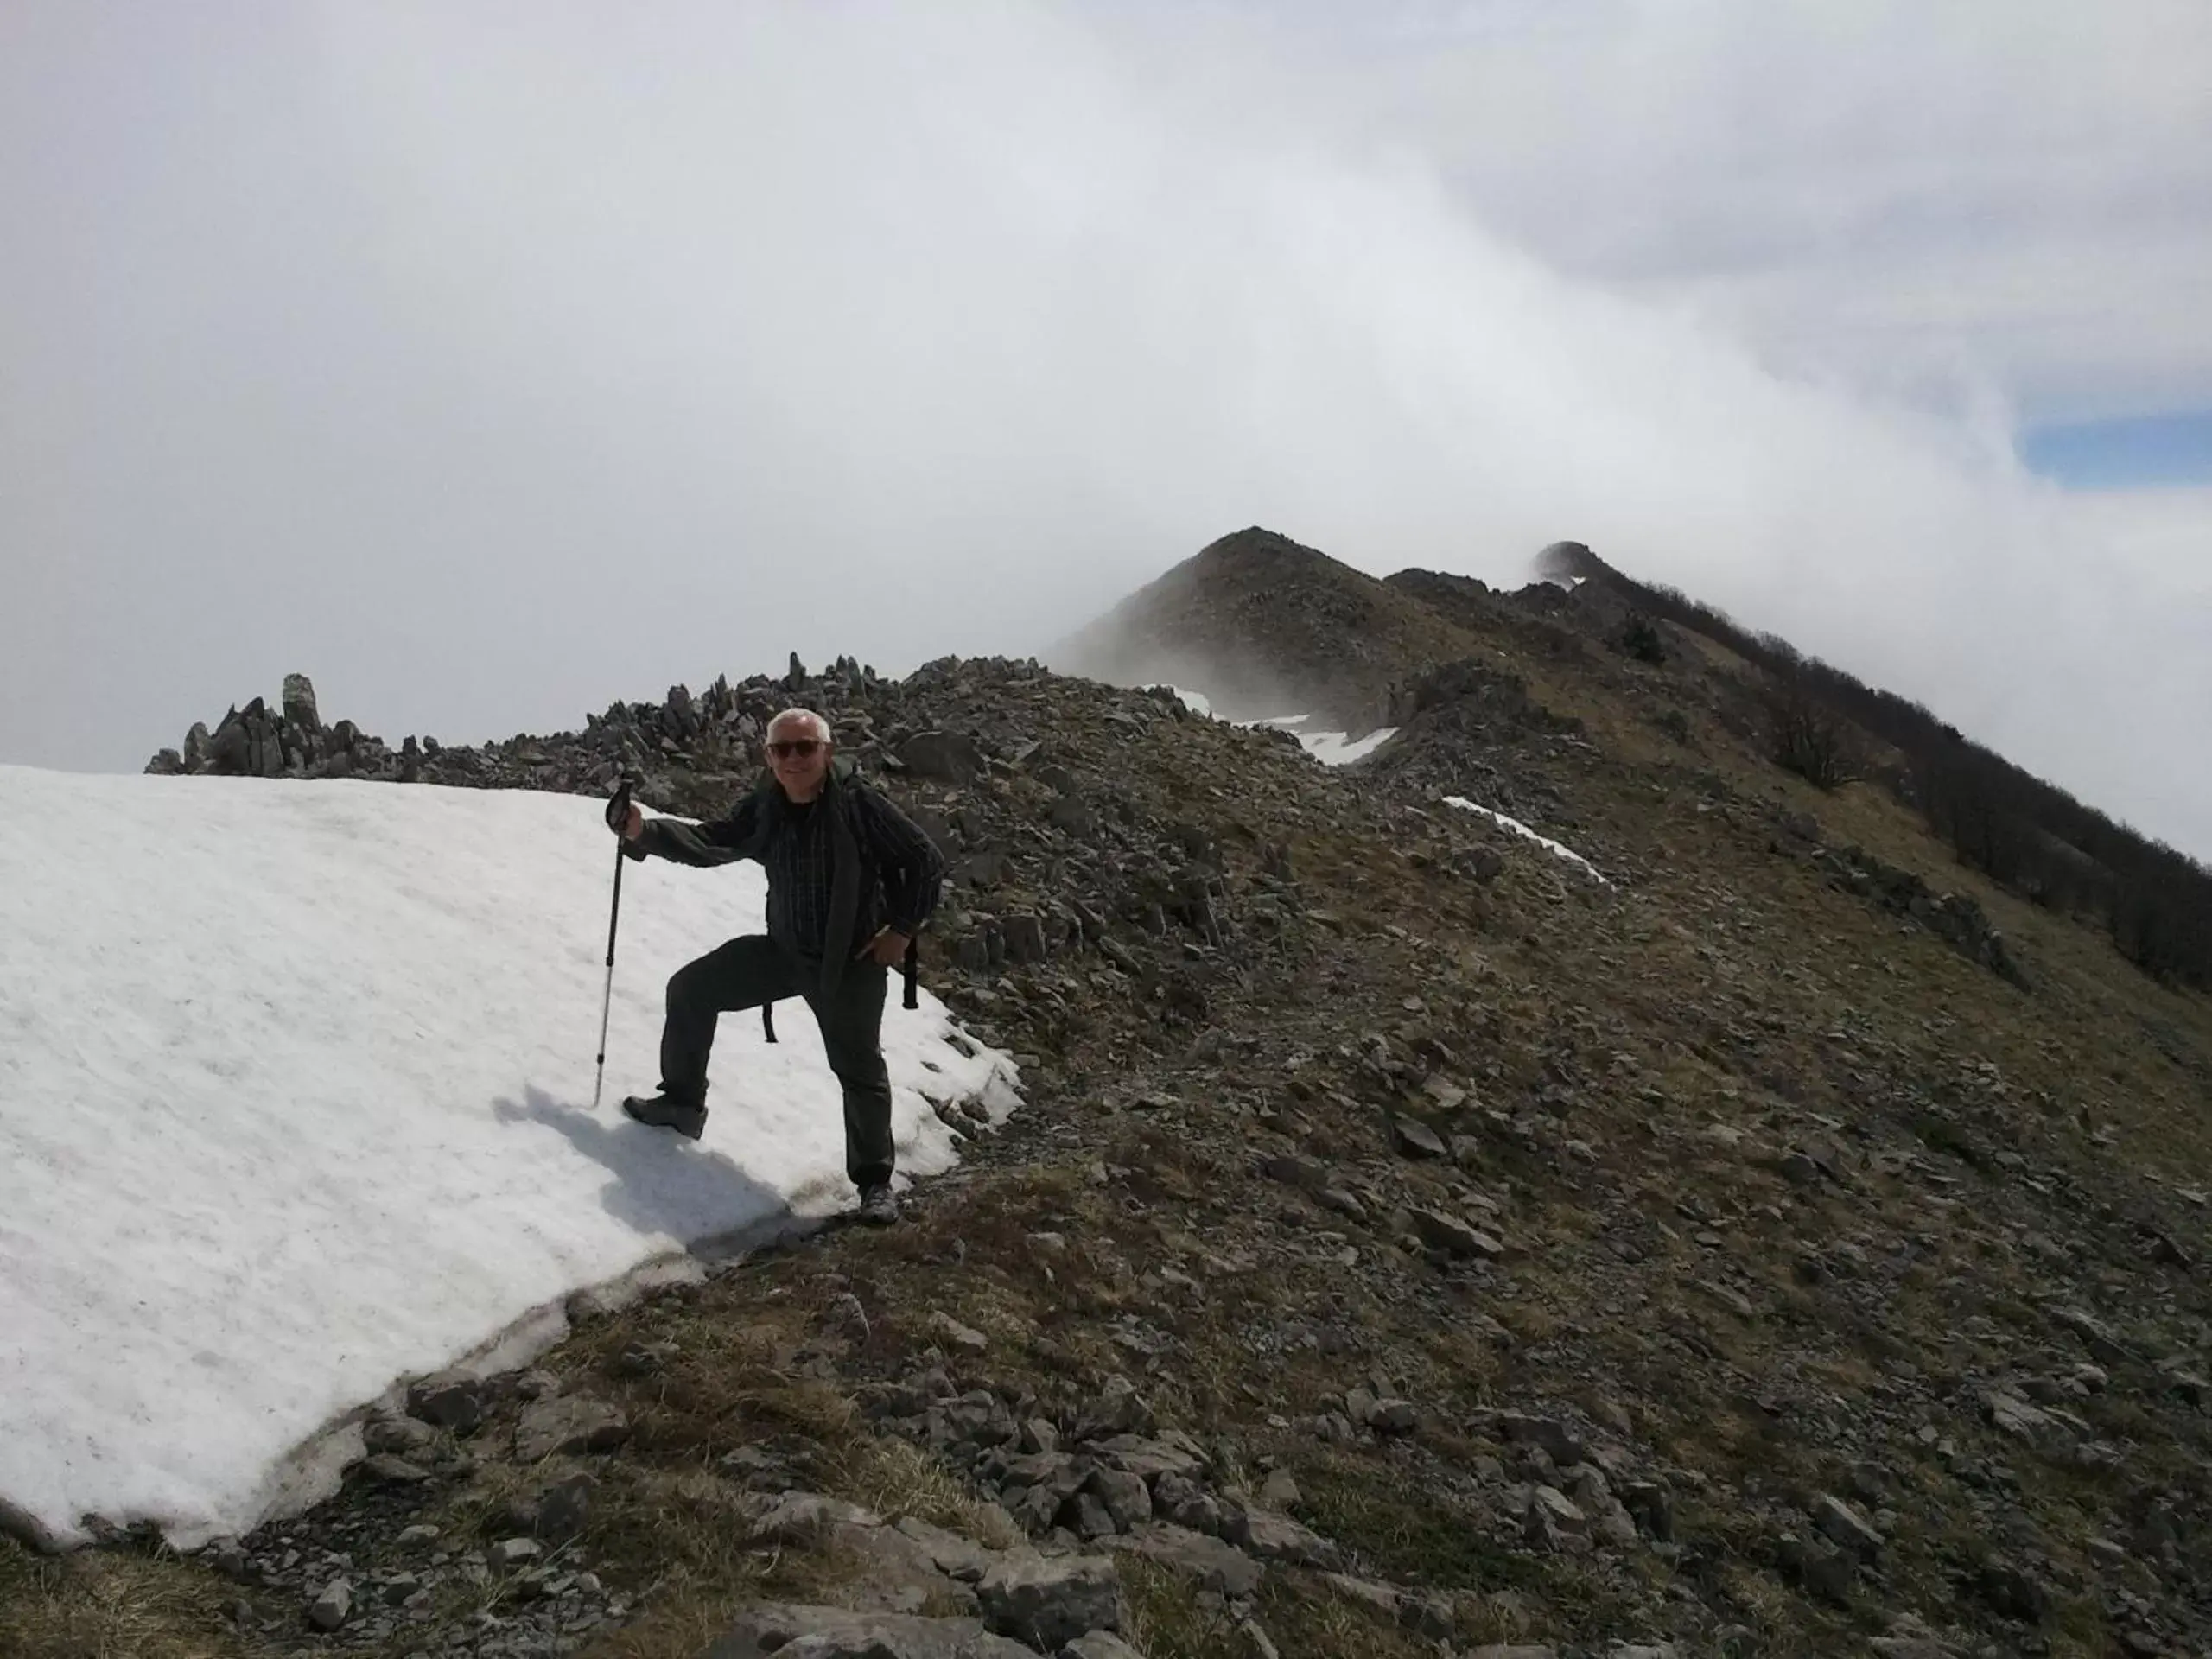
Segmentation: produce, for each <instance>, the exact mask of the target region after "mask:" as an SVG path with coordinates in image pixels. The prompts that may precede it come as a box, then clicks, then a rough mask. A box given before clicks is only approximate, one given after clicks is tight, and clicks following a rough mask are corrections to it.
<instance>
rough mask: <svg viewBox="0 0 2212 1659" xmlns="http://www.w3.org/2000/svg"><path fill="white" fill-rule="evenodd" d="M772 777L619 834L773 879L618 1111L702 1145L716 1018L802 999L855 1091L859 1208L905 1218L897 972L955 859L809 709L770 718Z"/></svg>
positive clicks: (874, 1216) (684, 982) (851, 1146)
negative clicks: (894, 1179) (756, 918)
mask: <svg viewBox="0 0 2212 1659" xmlns="http://www.w3.org/2000/svg"><path fill="white" fill-rule="evenodd" d="M766 747H767V751H768V766H769V772H770V774H771V775H770V777H769V779H766V780H765V781H764V782H763V783H762V784H761V785H760V787H759V788H757V789H755V790H754V791H753V792H752V793H751V794H749V795H747V797H746V798H744V799H743V800H741V801H740V802H739V803H738V804H737V810H735V811H734V812H733V813H731V814H730V815H729V817H726V818H722V819H720V820H717V821H715V822H714V823H702V824H699V825H696V827H695V826H693V825H691V824H687V823H679V822H677V820H675V819H673V818H655V819H653V820H652V821H651V822H650V823H648V822H647V821H646V819H645V815H644V814H643V813H642V812H640V811H639V810H638V809H637V808H636V807H634V806H633V807H632V808H630V810H629V812H628V815H627V817H626V819H625V820H624V821H623V822H621V823H617V824H615V825H614V826H613V827H614V828H615V829H617V831H618V832H619V833H620V835H621V836H622V837H623V840H624V842H625V845H624V848H623V851H624V852H625V854H626V855H628V856H629V857H632V858H644V857H645V856H647V855H658V856H660V857H662V858H666V859H672V860H674V861H676V862H677V863H679V864H691V865H701V866H711V865H717V864H728V863H731V862H733V861H736V860H738V859H744V858H751V859H757V860H759V861H760V863H762V864H763V865H765V866H766V868H767V872H768V931H767V932H766V933H765V934H757V933H756V934H749V935H747V937H745V938H738V939H732V940H730V941H729V943H728V944H724V945H722V946H721V948H720V949H718V950H710V951H709V952H708V953H707V954H706V955H705V956H703V957H700V958H699V959H698V960H697V961H696V962H694V963H690V964H689V965H688V966H686V967H683V968H681V969H677V973H676V975H675V976H674V977H673V978H671V980H670V981H669V982H668V1020H667V1024H666V1025H665V1026H664V1027H663V1029H662V1033H661V1039H660V1093H659V1094H658V1095H656V1096H652V1098H650V1099H641V1098H639V1097H638V1096H631V1097H630V1098H629V1099H627V1100H625V1101H624V1102H623V1103H622V1109H623V1110H624V1111H626V1112H627V1113H628V1114H629V1115H630V1116H632V1117H634V1118H636V1119H637V1120H638V1121H639V1122H640V1123H650V1124H652V1125H653V1126H654V1127H655V1128H667V1129H673V1130H675V1131H676V1132H677V1134H678V1135H688V1136H690V1138H691V1139H693V1140H695V1141H696V1140H697V1139H698V1138H699V1136H700V1135H701V1134H702V1133H703V1132H704V1130H705V1128H706V1124H707V1056H708V1053H709V1051H710V1050H711V1049H712V1048H713V1046H714V1041H715V1020H716V1016H717V1015H719V1014H726V1013H731V1012H734V1011H735V1010H737V1009H740V1008H753V1007H760V1005H761V1004H762V1003H765V1002H773V1001H778V1000H779V999H781V998H784V997H787V996H803V997H804V998H805V999H806V1002H807V1006H808V1007H810V1008H811V1009H812V1010H813V1011H814V1018H815V1021H816V1023H817V1025H818V1026H820V1027H821V1029H822V1046H823V1049H824V1050H826V1051H827V1052H828V1054H829V1069H830V1071H833V1072H835V1073H836V1077H837V1081H838V1083H839V1084H840V1085H841V1086H842V1089H843V1090H844V1096H845V1173H847V1174H848V1175H849V1176H850V1177H851V1178H852V1182H853V1185H855V1187H857V1188H859V1189H860V1194H861V1217H862V1218H863V1219H864V1220H867V1221H869V1222H873V1223H875V1224H879V1225H881V1224H887V1223H890V1222H893V1221H896V1220H897V1219H898V1218H899V1204H898V1200H897V1199H896V1198H894V1197H893V1195H892V1191H891V1172H892V1166H893V1160H894V1149H893V1144H892V1139H891V1081H890V1077H889V1076H888V1075H887V1072H886V1071H885V1070H884V1065H883V1044H882V1027H883V996H884V989H885V982H886V980H887V977H888V974H887V970H888V969H890V968H891V966H892V965H893V963H897V962H899V960H900V959H901V958H902V957H904V956H905V955H906V947H907V945H908V944H909V943H910V942H911V941H912V938H913V937H914V935H915V934H916V933H917V932H918V931H920V929H921V927H922V926H923V925H924V924H925V923H926V922H927V921H928V920H929V918H930V913H931V912H932V911H933V910H935V909H936V907H937V901H938V886H939V884H940V882H941V880H943V877H944V860H943V859H942V858H941V857H940V856H939V855H938V850H937V849H936V848H935V847H933V846H932V845H931V843H930V839H929V837H928V836H925V835H924V834H923V833H922V832H921V830H920V829H918V828H916V827H915V825H914V823H913V822H912V820H911V819H910V818H908V817H906V814H904V813H903V812H901V811H899V809H898V808H897V807H895V806H893V804H891V803H890V802H889V801H887V800H886V799H884V798H883V797H882V796H881V795H879V794H878V793H876V792H875V791H874V790H872V789H870V788H869V787H868V785H866V784H863V783H862V782H861V781H860V779H857V778H855V777H854V776H853V775H852V767H851V763H850V762H849V761H845V760H839V761H837V762H836V764H835V765H834V766H833V765H832V764H831V745H830V737H829V724H828V722H826V721H824V720H823V718H822V716H821V715H817V714H816V713H815V712H814V711H813V710H812V709H785V711H784V712H783V713H782V714H780V715H777V716H776V717H775V719H773V720H772V721H769V722H768V736H767V743H766Z"/></svg>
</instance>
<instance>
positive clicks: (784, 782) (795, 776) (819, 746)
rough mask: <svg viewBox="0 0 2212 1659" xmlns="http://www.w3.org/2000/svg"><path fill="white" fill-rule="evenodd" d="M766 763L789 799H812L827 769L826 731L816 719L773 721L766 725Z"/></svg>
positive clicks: (820, 785)
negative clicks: (769, 725) (771, 723)
mask: <svg viewBox="0 0 2212 1659" xmlns="http://www.w3.org/2000/svg"><path fill="white" fill-rule="evenodd" d="M768 767H769V770H770V771H772V772H774V773H775V774H776V782H777V783H778V784H779V785H781V786H782V788H783V791H784V793H785V795H786V796H788V797H789V798H791V799H792V800H794V801H810V800H812V799H813V798H815V797H816V796H817V795H818V794H820V793H821V792H822V780H823V778H824V777H826V776H827V775H828V774H829V732H828V731H827V730H826V729H825V728H823V726H822V724H821V723H820V722H819V721H801V720H779V721H776V722H775V723H774V724H773V725H772V726H771V727H769V728H768Z"/></svg>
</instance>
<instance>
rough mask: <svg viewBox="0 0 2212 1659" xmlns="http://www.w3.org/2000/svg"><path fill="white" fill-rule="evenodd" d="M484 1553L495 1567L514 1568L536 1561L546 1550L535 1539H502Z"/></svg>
mask: <svg viewBox="0 0 2212 1659" xmlns="http://www.w3.org/2000/svg"><path fill="white" fill-rule="evenodd" d="M484 1553H485V1554H486V1556H488V1557H489V1558H490V1560H491V1561H492V1564H493V1566H494V1567H520V1566H522V1565H523V1564H524V1562H526V1561H534V1560H537V1558H538V1557H539V1556H540V1555H543V1554H544V1553H545V1549H544V1546H543V1545H542V1544H540V1543H539V1542H538V1541H537V1540H536V1539H535V1538H502V1539H501V1540H499V1542H498V1543H496V1544H493V1546H492V1547H491V1548H489V1549H487V1550H486V1551H485V1552H484Z"/></svg>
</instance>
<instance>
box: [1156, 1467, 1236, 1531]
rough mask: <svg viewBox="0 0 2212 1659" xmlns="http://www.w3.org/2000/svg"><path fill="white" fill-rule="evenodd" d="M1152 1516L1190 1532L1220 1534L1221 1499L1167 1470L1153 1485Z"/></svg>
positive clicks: (1188, 1478) (1195, 1482) (1193, 1482)
mask: <svg viewBox="0 0 2212 1659" xmlns="http://www.w3.org/2000/svg"><path fill="white" fill-rule="evenodd" d="M1152 1508H1153V1512H1154V1514H1155V1515H1157V1516H1160V1518H1161V1519H1162V1520H1166V1521H1169V1522H1173V1523H1174V1524H1175V1525H1176V1526H1179V1527H1185V1528H1188V1529H1190V1530H1191V1531H1192V1532H1200V1533H1205V1534H1208V1535H1217V1534H1218V1533H1219V1532H1220V1531H1221V1526H1222V1514H1221V1500H1220V1499H1218V1498H1217V1497H1215V1496H1214V1495H1213V1494H1212V1493H1211V1492H1209V1491H1206V1489H1205V1487H1203V1486H1201V1485H1199V1484H1198V1482H1197V1481H1195V1480H1193V1479H1192V1478H1190V1477H1189V1476H1187V1475H1181V1474H1177V1473H1175V1472H1173V1471H1169V1472H1166V1473H1164V1474H1162V1475H1161V1476H1160V1478H1158V1479H1156V1480H1154V1482H1153V1483H1152Z"/></svg>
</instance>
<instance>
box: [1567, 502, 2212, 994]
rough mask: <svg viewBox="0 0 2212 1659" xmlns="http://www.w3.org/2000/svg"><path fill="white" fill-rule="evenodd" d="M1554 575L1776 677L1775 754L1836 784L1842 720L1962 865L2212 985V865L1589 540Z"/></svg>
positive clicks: (2152, 969)
mask: <svg viewBox="0 0 2212 1659" xmlns="http://www.w3.org/2000/svg"><path fill="white" fill-rule="evenodd" d="M1545 563H1546V567H1547V569H1548V572H1550V573H1554V574H1568V575H1580V576H1585V577H1603V578H1604V579H1605V581H1606V582H1608V583H1609V584H1611V586H1612V587H1613V588H1616V589H1617V590H1618V592H1619V593H1620V594H1621V595H1622V596H1623V597H1624V599H1625V600H1626V601H1628V602H1629V603H1630V605H1632V606H1634V607H1636V608H1637V610H1638V611H1640V612H1642V613H1643V614H1644V615H1646V616H1649V617H1658V618H1663V619H1664V620H1667V621H1669V622H1673V623H1675V624H1676V625H1677V626H1681V627H1684V628H1688V629H1690V630H1691V631H1693V632H1697V633H1700V634H1702V635H1704V636H1705V637H1706V638H1707V639H1712V640H1714V641H1716V642H1717V643H1719V644H1720V645H1725V646H1726V647H1727V648H1728V649H1729V650H1730V651H1732V652H1735V653H1737V654H1738V656H1740V657H1742V658H1745V659H1746V660H1747V661H1749V662H1751V664H1754V665H1756V666H1757V667H1758V668H1759V669H1760V670H1761V671H1764V674H1765V675H1766V677H1767V680H1768V684H1769V687H1770V716H1771V720H1772V728H1771V731H1770V736H1771V739H1772V741H1773V742H1774V745H1775V758H1776V759H1777V760H1778V761H1780V762H1781V763H1782V764H1783V765H1785V766H1789V767H1790V768H1791V769H1792V770H1793V771H1796V772H1800V773H1802V775H1804V776H1806V777H1808V778H1809V779H1812V780H1813V781H1814V782H1815V783H1817V784H1820V785H1822V786H1823V787H1827V788H1833V787H1834V786H1835V785H1836V784H1838V783H1840V782H1841V781H1843V780H1844V779H1845V778H1846V777H1847V776H1848V775H1849V772H1848V769H1847V756H1848V754H1849V752H1850V747H1851V745H1850V741H1849V736H1850V734H1849V733H1848V732H1847V729H1846V727H1845V725H1844V724H1843V722H1848V724H1849V726H1851V727H1855V728H1858V729H1859V731H1863V732H1864V733H1866V734H1867V735H1869V736H1871V737H1872V738H1874V739H1877V740H1878V741H1881V742H1882V743H1885V744H1887V745H1888V746H1889V747H1891V748H1892V749H1894V750H1896V751H1897V753H1898V754H1899V755H1900V756H1902V757H1903V760H1904V765H1903V766H1902V767H1901V768H1896V769H1891V770H1887V771H1885V772H1883V773H1882V774H1881V775H1880V778H1879V781H1880V782H1881V783H1883V784H1884V785H1886V786H1887V787H1888V788H1890V789H1891V791H1892V792H1893V793H1895V794H1896V795H1897V797H1898V798H1900V799H1902V800H1904V802H1905V803H1906V804H1909V805H1910V806H1911V807H1913V808H1914V809H1916V810H1917V811H1918V812H1919V813H1920V814H1921V815H1922V816H1923V818H1924V819H1925V820H1926V822H1927V823H1928V826H1929V829H1930V830H1931V831H1932V832H1933V833H1934V834H1936V836H1939V837H1940V838H1942V840H1943V841H1944V842H1946V843H1947V844H1948V846H1949V847H1950V848H1951V849H1952V851H1953V852H1954V853H1955V855H1957V856H1958V858H1959V860H1960V861H1961V862H1962V863H1965V864H1967V865H1970V866H1972V867H1973V868H1975V869H1978V870H1980V871H1981V872H1982V873H1983V874H1986V875H1987V876H1988V877H1989V878H1990V879H1991V880H1994V881H1996V882H1998V883H1999V885H2001V886H2003V887H2005V888H2006V889H2007V890H2009V891H2011V892H2012V893H2018V894H2019V895H2021V896H2022V897H2024V898H2026V899H2031V900H2032V901H2033V902H2035V903H2036V904H2038V905H2041V906H2045V907H2046V908H2049V909H2050V910H2054V911H2057V912H2064V913H2067V914H2070V915H2075V916H2079V917H2083V918H2089V919H2092V920H2094V921H2095V922H2097V923H2099V924H2101V925H2102V926H2104V927H2105V928H2106V929H2107V930H2108V931H2109V932H2110V933H2111V936H2112V941H2113V944H2114V946H2116V947H2117V948H2118V950H2120V954H2121V955H2122V956H2124V957H2126V958H2127V960H2128V961H2130V962H2132V963H2134V964H2135V965H2136V966H2137V967H2139V968H2140V969H2143V970H2144V971H2145V972H2146V973H2148V974H2151V975H2153V976H2156V977H2158V978H2159V979H2161V980H2164V981H2167V982H2172V983H2176V984H2180V985H2185V986H2188V987H2190V988H2194V989H2197V990H2204V989H2208V988H2212V870H2208V869H2206V868H2205V867H2204V866H2202V864H2199V863H2197V862H2196V861H2195V860H2194V859H2191V858H2190V857H2189V856H2188V855H2186V854H2183V853H2182V852H2179V851H2177V850H2176V849H2173V848H2171V847H2169V846H2167V845H2165V844H2164V842H2158V841H2155V840H2152V838H2150V837H2148V836H2144V835H2141V834H2139V833H2138V832H2137V831H2135V830H2133V829H2129V828H2128V827H2127V826H2126V824H2124V823H2117V822H2115V821H2114V820H2113V819H2112V818H2111V817H2107V815H2106V814H2104V813H2102V812H2100V811H2098V810H2096V809H2095V808H2094V807H2092V806H2088V805H2086V804H2083V803H2082V802H2081V801H2079V800H2076V799H2075V798H2074V797H2073V796H2072V795H2070V794H2069V793H2068V792H2067V791H2064V790H2063V789H2060V788H2059V787H2057V786H2056V785H2053V784H2049V783H2046V782H2044V780H2043V779H2040V778H2037V777H2036V776H2035V775H2034V774H2032V773H2031V772H2027V771H2026V770H2024V768H2022V767H2020V766H2015V765H2013V764H2012V762H2011V761H2009V760H2005V757H2004V756H2002V755H2000V754H1998V753H1995V752H1993V750H1991V749H1989V748H1987V747H1984V746H1983V745H1981V744H1980V743H1976V742H1974V741H1973V740H1972V739H1970V738H1967V736H1965V735H1964V734H1961V732H1960V731H1959V730H1958V728H1956V727H1954V726H1951V725H1949V724H1948V723H1946V722H1945V721H1941V720H1938V719H1937V718H1936V716H1935V715H1933V714H1931V713H1929V710H1928V709H1925V708H1924V707H1923V706H1922V705H1921V704H1919V703H1917V702H1911V701H1910V700H1909V699H1907V698H1904V697H1900V696H1897V695H1895V694H1894V693H1892V692H1888V691H1883V690H1877V689H1875V688H1874V687H1872V686H1869V685H1866V683H1863V682H1861V681H1860V680H1859V679H1858V678H1856V677H1854V676H1853V675H1850V674H1847V673H1846V672H1845V671H1843V670H1841V669H1840V668H1836V667H1834V665H1833V664H1828V663H1824V662H1822V661H1821V660H1820V659H1819V658H1815V657H1808V656H1805V655H1804V654H1802V652H1798V651H1797V650H1796V648H1795V647H1794V646H1792V645H1790V644H1789V641H1787V640H1785V639H1780V638H1778V637H1777V636H1776V635H1774V634H1770V633H1754V632H1751V631H1749V630H1747V629H1745V628H1743V627H1741V626H1738V624H1737V623H1736V622H1734V621H1733V620H1731V619H1730V618H1729V617H1728V616H1727V615H1726V614H1725V613H1722V612H1719V611H1717V610H1715V609H1713V607H1711V606H1708V605H1704V604H1700V602H1699V601H1696V600H1694V599H1691V598H1689V597H1688V595H1687V594H1682V593H1681V592H1679V591H1678V590H1676V589H1675V588H1668V587H1664V586H1659V585H1653V584H1647V583H1643V582H1637V581H1634V580H1632V579H1631V578H1630V577H1627V576H1624V575H1622V574H1621V573H1620V572H1619V571H1618V570H1615V569H1612V567H1611V566H1610V565H1608V564H1606V563H1605V562H1604V561H1603V560H1602V559H1599V557H1598V556H1596V555H1595V554H1593V553H1592V552H1591V551H1590V550H1589V549H1587V548H1586V547H1584V546H1582V544H1581V543H1572V542H1570V543H1556V544H1554V547H1552V548H1549V549H1547V550H1546V561H1545Z"/></svg>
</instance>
